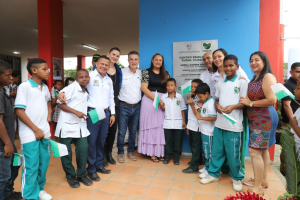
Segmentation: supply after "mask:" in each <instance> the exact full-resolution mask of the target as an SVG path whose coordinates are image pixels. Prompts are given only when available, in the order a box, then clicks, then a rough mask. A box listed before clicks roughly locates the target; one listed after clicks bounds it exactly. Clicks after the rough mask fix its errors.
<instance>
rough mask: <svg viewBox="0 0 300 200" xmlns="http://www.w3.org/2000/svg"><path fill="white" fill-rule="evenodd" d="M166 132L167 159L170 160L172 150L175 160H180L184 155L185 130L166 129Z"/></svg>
mask: <svg viewBox="0 0 300 200" xmlns="http://www.w3.org/2000/svg"><path fill="white" fill-rule="evenodd" d="M164 132H165V140H166V144H165V159H168V160H169V159H170V158H171V155H172V149H173V152H174V156H173V158H174V160H179V158H180V156H181V153H182V141H183V130H182V129H164Z"/></svg>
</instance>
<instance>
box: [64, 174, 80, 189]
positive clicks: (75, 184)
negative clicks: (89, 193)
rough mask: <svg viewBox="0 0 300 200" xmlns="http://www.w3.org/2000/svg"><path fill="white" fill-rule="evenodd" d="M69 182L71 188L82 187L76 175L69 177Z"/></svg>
mask: <svg viewBox="0 0 300 200" xmlns="http://www.w3.org/2000/svg"><path fill="white" fill-rule="evenodd" d="M67 182H68V183H69V185H70V187H71V188H79V187H80V183H79V182H78V180H77V178H76V177H75V176H72V177H69V178H67Z"/></svg>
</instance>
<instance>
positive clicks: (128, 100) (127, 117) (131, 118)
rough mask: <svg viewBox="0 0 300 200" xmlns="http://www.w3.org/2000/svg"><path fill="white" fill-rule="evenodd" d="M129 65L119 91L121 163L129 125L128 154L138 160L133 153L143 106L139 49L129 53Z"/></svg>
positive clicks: (123, 70)
mask: <svg viewBox="0 0 300 200" xmlns="http://www.w3.org/2000/svg"><path fill="white" fill-rule="evenodd" d="M128 62H129V67H128V68H124V69H122V73H123V78H122V86H121V89H120V93H119V97H118V98H119V100H120V117H119V132H118V143H117V147H118V158H117V161H118V162H119V163H124V162H125V156H124V146H125V142H124V139H125V135H126V131H127V127H128V129H129V131H128V132H129V137H128V148H127V152H128V153H127V156H128V158H129V159H130V160H133V161H136V157H135V155H134V154H133V150H134V147H135V138H136V132H137V127H138V123H139V118H140V108H141V79H142V73H141V70H139V69H138V65H139V62H140V56H139V53H138V52H137V51H131V52H129V54H128Z"/></svg>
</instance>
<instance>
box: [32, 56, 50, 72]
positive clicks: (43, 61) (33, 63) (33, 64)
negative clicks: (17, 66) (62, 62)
mask: <svg viewBox="0 0 300 200" xmlns="http://www.w3.org/2000/svg"><path fill="white" fill-rule="evenodd" d="M42 63H47V62H46V61H45V60H43V59H41V58H32V59H30V60H29V61H28V63H27V71H28V73H29V74H30V75H32V68H34V67H35V65H37V64H42Z"/></svg>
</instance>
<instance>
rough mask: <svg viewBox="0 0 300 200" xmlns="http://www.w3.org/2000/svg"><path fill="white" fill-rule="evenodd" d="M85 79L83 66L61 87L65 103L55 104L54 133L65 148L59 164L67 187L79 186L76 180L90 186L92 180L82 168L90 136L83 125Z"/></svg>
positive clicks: (83, 167)
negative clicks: (73, 159)
mask: <svg viewBox="0 0 300 200" xmlns="http://www.w3.org/2000/svg"><path fill="white" fill-rule="evenodd" d="M89 82H90V76H89V73H88V71H87V70H85V69H80V70H78V71H77V73H76V81H75V82H74V83H73V84H71V85H69V86H68V87H65V88H64V89H63V90H61V92H64V93H65V95H66V100H67V103H65V104H64V103H61V102H60V101H58V102H57V106H58V107H59V108H60V109H61V111H60V114H59V121H58V123H57V127H56V131H55V136H56V137H59V138H60V143H62V144H65V145H66V146H67V148H68V152H69V154H68V155H67V156H63V157H61V163H62V166H63V169H64V171H65V173H66V177H67V182H68V183H69V185H70V187H71V188H78V187H80V184H79V182H82V183H83V184H84V185H86V186H90V185H93V181H91V180H90V179H89V178H88V177H87V174H86V170H85V168H86V162H87V157H88V141H87V137H88V136H89V135H90V132H89V131H88V129H87V124H86V118H87V104H88V91H87V89H86V86H87V85H88V84H89ZM72 142H73V143H74V145H75V147H76V149H75V153H76V163H77V171H76V173H75V169H74V166H73V165H72V147H71V143H72ZM76 175H77V176H76Z"/></svg>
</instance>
